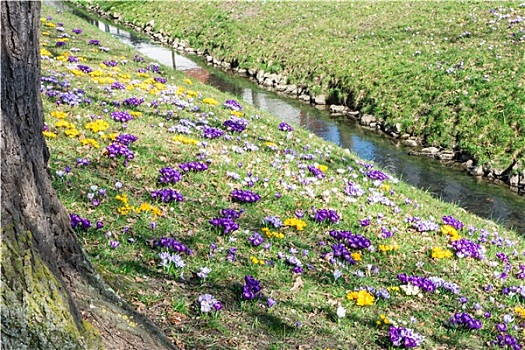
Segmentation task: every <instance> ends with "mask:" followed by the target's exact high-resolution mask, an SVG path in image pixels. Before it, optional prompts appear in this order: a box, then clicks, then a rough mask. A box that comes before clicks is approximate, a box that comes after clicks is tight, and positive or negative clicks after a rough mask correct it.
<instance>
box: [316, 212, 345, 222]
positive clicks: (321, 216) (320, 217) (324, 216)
mask: <svg viewBox="0 0 525 350" xmlns="http://www.w3.org/2000/svg"><path fill="white" fill-rule="evenodd" d="M339 219H340V217H339V215H338V214H337V212H336V211H335V210H332V209H319V210H317V212H316V213H315V215H314V220H315V221H317V222H325V221H329V222H331V223H333V224H335V223H337V222H338V221H339Z"/></svg>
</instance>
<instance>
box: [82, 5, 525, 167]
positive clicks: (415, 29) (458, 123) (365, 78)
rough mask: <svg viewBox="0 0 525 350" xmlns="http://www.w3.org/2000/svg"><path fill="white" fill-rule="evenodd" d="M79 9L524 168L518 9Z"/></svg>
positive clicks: (432, 141)
mask: <svg viewBox="0 0 525 350" xmlns="http://www.w3.org/2000/svg"><path fill="white" fill-rule="evenodd" d="M76 2H77V3H85V2H82V1H76ZM89 4H91V5H93V4H95V5H98V6H100V7H101V8H102V9H104V10H106V11H110V12H111V13H115V12H116V13H120V14H121V16H122V18H123V19H125V20H126V21H129V22H132V23H135V24H138V25H143V24H145V23H146V22H148V21H150V20H151V19H154V20H155V23H154V28H153V30H154V31H162V32H163V33H169V34H170V35H171V37H172V38H177V39H181V40H187V41H188V42H189V44H190V45H191V46H192V47H194V48H199V49H201V50H207V51H208V52H209V53H210V54H211V55H212V56H214V57H216V58H220V59H224V60H226V61H228V62H232V63H233V65H234V66H238V67H240V68H251V69H262V70H264V71H266V72H273V73H280V74H282V75H284V76H287V77H288V80H289V83H293V84H297V85H303V86H306V87H308V89H309V90H310V92H311V93H312V94H314V95H317V94H324V95H327V96H329V100H330V103H332V104H346V105H348V106H350V107H351V108H353V109H356V110H360V111H362V112H363V113H371V114H374V115H375V116H376V117H378V118H379V119H380V120H383V121H384V122H385V123H386V125H394V124H396V123H400V124H401V125H402V133H409V134H412V135H414V136H417V137H419V138H420V139H421V140H423V144H424V145H432V146H437V147H443V148H446V149H455V150H457V151H460V152H462V153H463V154H466V155H469V156H470V157H472V158H473V159H474V160H475V161H476V162H477V163H478V164H482V165H486V166H489V167H490V168H492V169H496V170H499V171H503V170H508V171H511V172H516V173H518V172H521V171H522V170H523V167H524V166H525V162H523V159H524V157H525V154H524V150H525V122H524V119H523V118H522V116H523V115H524V114H525V110H524V106H525V93H524V91H525V89H524V78H523V77H524V76H525V68H524V66H523V64H522V62H523V60H524V59H525V54H524V52H525V50H524V49H523V45H524V42H525V37H524V34H523V31H524V29H525V27H524V22H523V21H521V22H520V21H519V18H523V17H524V16H525V7H524V6H523V5H520V4H521V2H519V1H518V2H516V1H502V2H497V3H495V2H492V1H469V2H467V1H461V2H460V1H453V2H432V1H411V2H408V1H377V2H370V1H352V2H351V1H343V2H339V1H298V2H297V1H281V2H276V1H254V2H252V1H250V2H244V1H239V2H225V1H223V2H215V1H214V2H206V1H196V2H190V1H183V2H180V3H177V5H176V6H165V3H163V2H156V1H143V2H137V1H118V2H113V1H112V2H107V1H94V2H89ZM160 8H162V10H159V9H160ZM491 10H494V11H493V12H491ZM515 162H518V166H517V168H515V169H511V167H512V166H513V165H514V163H515Z"/></svg>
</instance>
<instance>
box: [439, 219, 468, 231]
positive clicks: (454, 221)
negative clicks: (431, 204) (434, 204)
mask: <svg viewBox="0 0 525 350" xmlns="http://www.w3.org/2000/svg"><path fill="white" fill-rule="evenodd" d="M443 223H444V224H445V225H449V226H452V227H454V228H455V229H456V230H461V229H462V228H463V226H464V224H463V223H462V222H461V221H459V220H457V219H456V218H454V217H453V216H452V215H449V216H446V215H445V216H443Z"/></svg>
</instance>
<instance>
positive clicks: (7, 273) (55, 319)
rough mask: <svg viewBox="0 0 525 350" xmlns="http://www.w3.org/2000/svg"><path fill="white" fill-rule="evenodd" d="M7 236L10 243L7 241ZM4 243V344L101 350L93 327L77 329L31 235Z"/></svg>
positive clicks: (64, 298) (54, 278)
mask: <svg viewBox="0 0 525 350" xmlns="http://www.w3.org/2000/svg"><path fill="white" fill-rule="evenodd" d="M6 236H7V239H6ZM6 236H4V240H3V241H2V260H1V266H2V280H3V281H5V283H3V284H2V302H1V303H2V311H3V312H2V326H3V327H2V342H3V343H4V344H6V345H7V346H8V347H9V346H12V348H16V349H25V348H27V349H100V348H101V345H100V344H101V343H100V340H99V339H100V335H99V334H98V333H97V332H96V331H93V327H92V326H91V327H87V328H85V329H83V328H84V327H85V323H84V327H80V329H79V327H78V325H77V323H76V322H75V320H74V318H73V316H72V315H71V313H70V308H69V304H68V302H67V298H66V296H65V295H64V293H63V292H62V290H63V288H62V286H61V285H60V283H59V281H58V280H57V279H56V277H55V276H54V275H53V273H52V272H51V271H50V270H49V268H48V267H47V266H46V264H45V263H44V261H43V260H42V259H41V258H40V256H39V255H38V253H35V252H34V250H33V249H32V245H31V237H32V235H31V233H30V232H27V233H26V234H25V235H23V236H21V235H18V236H16V239H9V238H11V237H15V235H14V234H13V233H12V232H11V233H10V234H9V233H8V234H7V235H6Z"/></svg>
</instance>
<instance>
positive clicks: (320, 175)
mask: <svg viewBox="0 0 525 350" xmlns="http://www.w3.org/2000/svg"><path fill="white" fill-rule="evenodd" d="M308 170H309V171H310V172H311V173H312V175H314V176H315V177H316V178H318V179H322V178H324V177H325V176H326V175H325V174H324V173H323V172H322V170H321V169H319V168H316V167H315V166H313V165H309V166H308Z"/></svg>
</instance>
